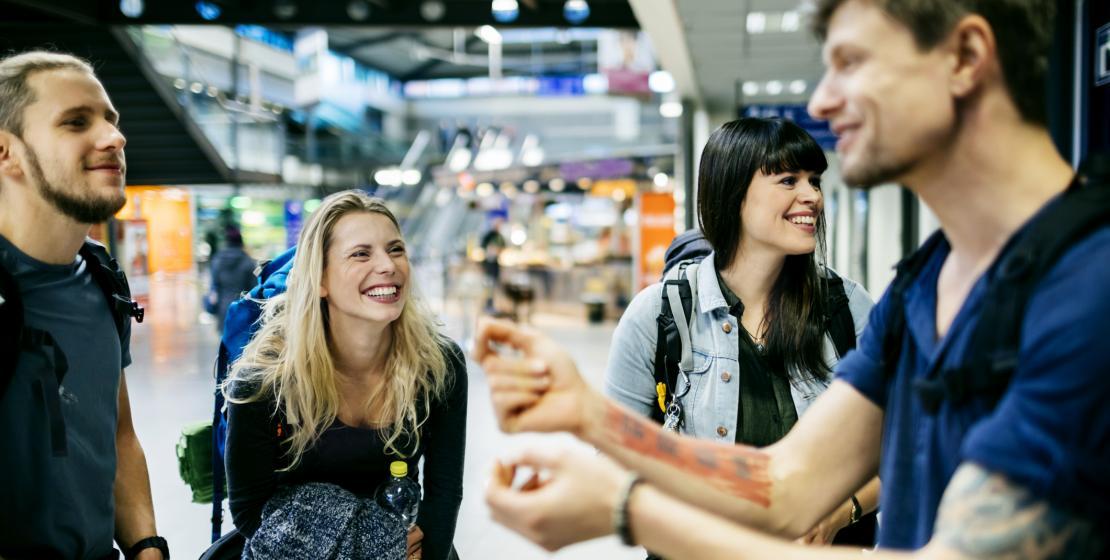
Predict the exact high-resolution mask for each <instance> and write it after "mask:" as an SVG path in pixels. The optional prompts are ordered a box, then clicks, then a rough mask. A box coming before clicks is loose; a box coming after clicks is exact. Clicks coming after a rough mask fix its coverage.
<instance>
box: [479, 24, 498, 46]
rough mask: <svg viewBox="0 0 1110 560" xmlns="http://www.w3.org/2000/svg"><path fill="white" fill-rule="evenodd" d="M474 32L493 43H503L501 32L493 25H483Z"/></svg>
mask: <svg viewBox="0 0 1110 560" xmlns="http://www.w3.org/2000/svg"><path fill="white" fill-rule="evenodd" d="M474 34H475V35H477V36H478V38H479V39H481V40H483V41H485V42H486V43H489V44H491V45H500V44H501V33H499V32H498V31H497V30H496V29H494V28H493V26H492V25H483V26H481V27H479V28H478V30H477V31H475V32H474Z"/></svg>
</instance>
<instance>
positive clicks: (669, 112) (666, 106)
mask: <svg viewBox="0 0 1110 560" xmlns="http://www.w3.org/2000/svg"><path fill="white" fill-rule="evenodd" d="M659 114H660V115H663V117H664V118H668V119H673V118H677V117H681V116H682V103H679V102H678V101H667V102H666V103H662V104H660V105H659Z"/></svg>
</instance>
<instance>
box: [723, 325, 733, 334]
mask: <svg viewBox="0 0 1110 560" xmlns="http://www.w3.org/2000/svg"><path fill="white" fill-rule="evenodd" d="M721 329H722V330H724V331H725V334H728V333H730V332H732V324H731V323H724V324H722V325H721Z"/></svg>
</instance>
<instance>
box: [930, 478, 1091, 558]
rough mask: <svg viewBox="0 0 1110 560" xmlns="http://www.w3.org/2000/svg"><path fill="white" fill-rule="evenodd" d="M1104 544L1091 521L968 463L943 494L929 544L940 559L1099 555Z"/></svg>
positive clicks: (1086, 556) (1087, 556) (1084, 556)
mask: <svg viewBox="0 0 1110 560" xmlns="http://www.w3.org/2000/svg"><path fill="white" fill-rule="evenodd" d="M1105 543H1106V541H1105V538H1104V537H1103V536H1102V535H1100V534H1099V532H1098V530H1097V528H1096V526H1095V523H1094V522H1093V521H1092V520H1091V519H1088V518H1084V517H1083V516H1080V515H1078V514H1076V513H1074V512H1071V511H1068V510H1066V509H1063V508H1061V507H1059V506H1057V505H1055V504H1051V503H1049V502H1047V501H1045V500H1043V499H1039V498H1037V497H1034V496H1033V495H1032V494H1031V493H1030V492H1029V491H1028V490H1026V489H1025V488H1023V487H1021V486H1019V485H1016V484H1014V483H1013V482H1011V481H1009V480H1008V479H1007V478H1006V477H1004V476H1002V475H999V474H994V473H991V472H988V471H987V470H985V469H984V468H982V467H980V466H978V465H976V464H973V463H965V464H963V465H962V466H960V468H959V469H957V470H956V473H955V474H954V475H953V476H952V480H951V482H949V483H948V489H947V490H945V492H944V497H943V498H942V499H941V503H940V509H939V511H938V512H937V523H936V528H935V531H934V534H933V541H932V542H931V543H930V545H929V547H928V548H929V549H934V550H935V549H940V550H936V552H940V554H938V555H937V556H938V557H964V558H989V559H1007V560H1040V559H1049V558H1097V557H1098V554H1099V551H1101V550H1103V547H1104V546H1105ZM952 553H955V554H952Z"/></svg>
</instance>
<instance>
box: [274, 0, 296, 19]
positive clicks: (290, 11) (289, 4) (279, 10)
mask: <svg viewBox="0 0 1110 560" xmlns="http://www.w3.org/2000/svg"><path fill="white" fill-rule="evenodd" d="M274 15H275V16H277V18H278V19H290V18H292V17H293V16H295V15H297V3H296V2H294V0H275V1H274Z"/></svg>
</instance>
